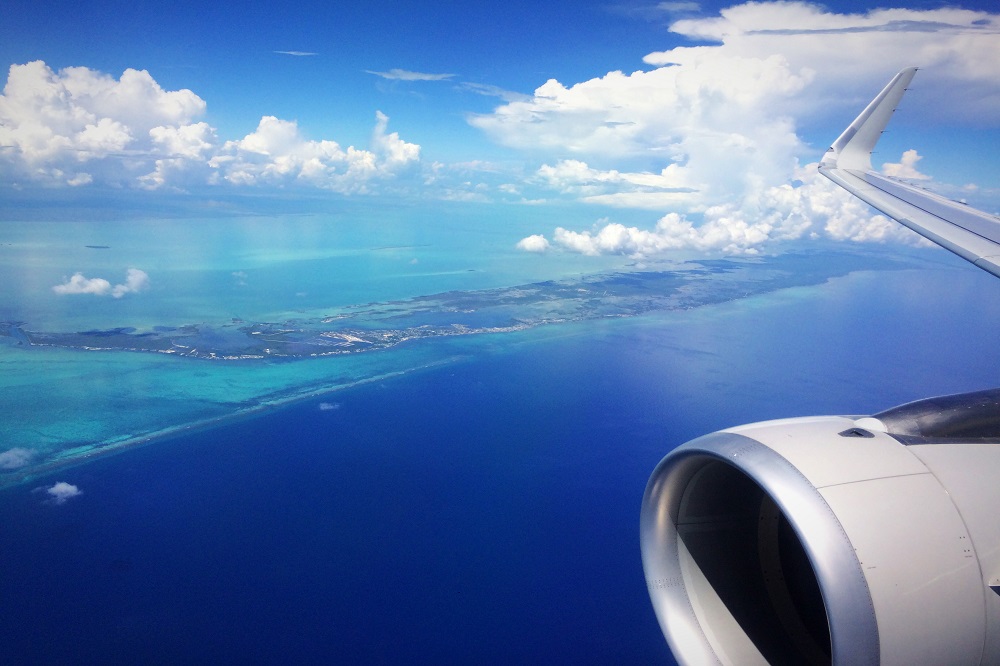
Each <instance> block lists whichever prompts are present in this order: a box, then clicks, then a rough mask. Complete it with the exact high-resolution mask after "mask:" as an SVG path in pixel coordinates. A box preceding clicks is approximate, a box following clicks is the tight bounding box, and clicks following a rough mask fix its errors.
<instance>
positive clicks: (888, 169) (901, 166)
mask: <svg viewBox="0 0 1000 666" xmlns="http://www.w3.org/2000/svg"><path fill="white" fill-rule="evenodd" d="M922 159H924V158H923V157H921V156H920V155H919V154H917V151H916V150H912V149H911V150H907V151H906V152H905V153H903V157H902V158H901V159H900V160H899V162H886V163H885V164H883V165H882V173H884V174H885V175H887V176H894V177H896V178H907V179H910V180H930V176H928V175H926V174H923V173H920V171H918V170H917V162H919V161H920V160H922Z"/></svg>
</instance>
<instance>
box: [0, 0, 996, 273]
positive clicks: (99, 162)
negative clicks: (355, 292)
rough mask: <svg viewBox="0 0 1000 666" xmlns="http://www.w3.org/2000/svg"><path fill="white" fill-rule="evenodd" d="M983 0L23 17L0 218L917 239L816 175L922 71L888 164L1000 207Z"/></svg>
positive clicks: (711, 239)
mask: <svg viewBox="0 0 1000 666" xmlns="http://www.w3.org/2000/svg"><path fill="white" fill-rule="evenodd" d="M989 4H990V3H988V2H986V1H985V0H976V1H975V2H966V3H962V4H948V5H946V4H943V3H937V2H919V3H911V4H910V5H909V6H908V7H904V6H898V5H894V4H890V5H889V6H886V7H883V8H877V7H876V6H875V5H868V4H864V3H859V2H853V1H852V2H839V3H830V4H826V5H819V4H812V3H805V2H747V3H742V4H729V3H715V4H700V3H696V2H685V1H670V2H659V3H656V2H649V3H643V2H625V3H615V2H551V3H541V4H539V3H530V4H529V3H527V2H519V1H511V0H504V1H503V2H481V3H463V4H456V3H440V2H408V3H387V2H374V3H327V2H303V3H297V4H296V5H294V6H293V7H288V8H285V9H280V10H279V9H277V8H276V7H274V6H273V5H253V6H247V5H246V4H245V3H239V4H237V3H230V2H219V3H191V2H178V3H171V4H169V5H163V6H155V7H151V6H148V5H147V4H146V3H135V2H110V3H108V2H102V3H96V2H80V3H75V4H73V5H72V6H67V5H65V4H63V3H50V2H30V3H29V2H23V1H21V0H13V1H12V2H8V3H5V10H4V15H5V16H4V20H3V21H2V22H0V63H2V64H3V66H5V67H9V69H8V71H7V73H6V79H5V86H4V88H3V92H2V95H0V209H2V211H3V213H2V215H3V216H7V217H10V216H16V215H17V211H18V210H19V208H21V207H25V206H29V207H30V206H32V205H38V204H39V203H40V202H41V203H44V202H46V201H50V200H52V199H53V198H62V199H63V200H69V201H72V200H73V197H88V198H90V199H94V198H96V199H98V200H101V198H102V197H106V198H107V201H108V202H109V205H113V202H114V201H118V200H120V197H121V196H127V197H132V200H133V201H139V202H141V201H144V199H143V198H142V196H145V195H149V194H155V195H156V196H155V197H151V198H149V199H148V200H149V201H153V200H155V201H157V202H159V203H158V205H162V202H163V201H165V200H166V201H170V200H176V201H182V202H188V203H190V202H196V203H197V202H204V201H209V200H212V199H213V198H217V197H222V196H228V197H251V198H252V197H255V196H270V197H277V198H278V199H279V200H280V199H281V198H286V199H287V200H289V201H291V200H292V199H293V198H294V197H323V198H326V197H328V198H329V199H330V200H331V201H337V200H339V199H342V198H359V199H367V200H371V201H375V202H378V201H382V200H384V201H400V200H402V201H406V202H412V203H414V204H415V205H422V204H426V205H437V204H439V203H441V202H447V201H466V202H473V203H477V202H478V203H481V204H484V205H492V204H505V205H506V204H513V205H524V206H546V205H550V206H554V207H555V206H559V205H572V206H580V207H581V208H582V209H584V210H587V211H592V213H590V214H589V216H588V215H586V214H585V215H581V216H580V217H579V220H578V221H574V223H573V224H567V225H566V226H561V225H560V226H557V225H555V224H554V225H553V226H551V227H549V228H539V229H538V232H537V233H535V234H530V235H528V236H526V237H524V238H522V239H521V240H520V241H519V242H518V247H519V248H520V249H522V250H524V251H525V252H535V253H538V254H539V255H544V254H546V253H553V252H578V253H581V254H585V255H601V254H618V255H626V256H636V257H648V256H656V255H660V254H664V253H669V252H671V251H675V250H689V251H697V252H704V253H721V254H754V253H758V252H769V251H774V250H775V249H777V248H781V247H784V246H786V245H787V244H788V243H794V242H798V241H807V240H810V239H812V240H815V239H828V240H833V241H847V242H899V243H908V244H916V243H918V242H919V241H918V240H917V239H916V237H915V236H914V235H913V234H912V233H911V232H909V231H906V230H904V229H901V228H900V227H899V226H898V225H896V224H895V223H892V222H891V221H889V220H886V219H885V218H883V217H881V216H878V215H874V214H873V213H872V211H870V210H869V209H868V208H867V207H865V206H864V205H863V204H861V203H859V202H857V201H855V200H853V199H851V197H850V196H849V195H847V194H846V193H844V192H840V191H837V189H836V188H835V187H834V186H833V185H832V184H831V183H828V182H826V181H825V180H824V179H822V178H820V177H818V176H817V174H816V171H815V164H816V162H817V161H818V160H819V158H820V157H821V156H822V153H823V151H824V150H825V149H826V148H827V147H828V146H829V144H830V143H831V142H832V141H833V139H835V138H836V136H837V135H838V134H839V133H840V131H841V130H842V129H843V128H844V127H845V126H846V125H847V124H848V123H849V122H850V121H851V120H852V119H853V118H854V117H855V116H856V115H857V113H858V112H859V111H860V110H861V109H862V108H863V107H864V105H865V104H867V102H868V101H869V100H870V99H871V98H872V97H874V96H875V94H876V93H877V92H878V91H879V90H880V89H881V87H882V86H883V85H885V83H886V82H888V80H889V79H890V78H891V77H892V75H893V74H895V73H896V72H897V71H899V70H900V69H902V68H904V67H907V66H912V65H915V66H918V67H920V68H921V69H922V71H920V72H919V73H918V75H917V79H916V80H915V82H914V85H913V86H912V89H911V91H910V92H909V93H908V95H907V97H906V98H904V102H903V104H902V106H901V108H900V110H899V112H898V113H897V114H896V118H895V119H894V122H893V123H892V124H891V125H890V128H889V131H888V132H887V133H886V136H885V137H884V138H883V140H882V142H881V143H880V145H879V149H878V150H877V152H876V155H875V156H874V159H873V162H874V163H875V165H876V167H877V168H881V169H882V170H883V171H885V172H886V173H889V174H891V175H897V176H900V177H906V178H910V179H913V180H916V181H918V182H920V183H922V184H924V185H926V186H928V187H931V188H932V189H935V190H937V191H939V192H941V193H943V194H945V195H947V196H950V197H952V198H957V199H962V200H966V201H968V202H969V203H971V204H973V205H976V206H977V207H980V208H984V209H986V210H988V211H990V212H994V211H998V210H1000V186H998V182H1000V168H998V166H997V164H996V159H995V150H996V147H997V146H998V145H1000V76H998V74H1000V71H998V69H1000V65H998V64H997V63H1000V13H997V12H996V11H995V10H994V11H992V12H991V11H990V10H989ZM123 193H124V194H123ZM3 199H6V200H7V204H6V205H3Z"/></svg>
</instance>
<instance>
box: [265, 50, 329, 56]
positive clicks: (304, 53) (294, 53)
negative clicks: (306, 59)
mask: <svg viewBox="0 0 1000 666" xmlns="http://www.w3.org/2000/svg"><path fill="white" fill-rule="evenodd" d="M275 53H280V54H281V55H290V56H299V57H303V56H314V55H319V54H318V53H313V52H312V51H275Z"/></svg>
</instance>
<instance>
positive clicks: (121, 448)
mask: <svg viewBox="0 0 1000 666" xmlns="http://www.w3.org/2000/svg"><path fill="white" fill-rule="evenodd" d="M463 358H465V357H464V356H462V355H453V356H449V357H446V358H443V359H440V360H437V361H432V362H429V363H424V364H421V365H418V366H414V367H412V368H405V369H403V370H394V371H391V372H386V373H382V374H379V375H373V376H371V377H365V378H362V379H357V380H354V381H351V382H347V383H345V384H338V385H332V386H325V387H321V388H315V387H311V388H309V389H306V390H303V391H298V392H292V393H289V394H288V395H285V396H282V397H278V398H271V399H267V400H262V401H260V402H259V403H258V404H254V405H250V406H246V407H240V408H237V409H235V410H234V411H232V412H229V413H227V414H222V415H220V416H213V417H209V418H204V419H199V420H196V421H189V422H186V423H181V424H177V425H171V426H167V427H165V428H161V429H160V430H155V431H152V432H148V433H144V434H141V435H129V436H124V437H122V438H120V439H118V440H117V441H116V440H107V441H105V442H103V443H97V444H93V445H87V444H82V445H80V446H77V447H70V448H68V449H65V450H64V452H63V454H62V455H57V456H56V457H55V458H52V459H50V460H46V461H44V462H42V463H39V464H37V465H27V466H25V467H22V468H19V469H14V470H8V471H6V472H3V473H2V474H0V492H4V491H7V490H10V489H13V488H17V487H21V486H25V485H28V484H30V483H32V482H34V481H36V480H37V479H39V478H42V477H45V476H49V475H51V474H55V473H56V472H59V471H62V470H65V469H71V468H73V467H78V466H80V465H84V464H87V463H90V462H93V461H95V460H98V459H102V458H106V457H111V456H113V455H117V454H119V453H125V452H127V451H131V450H134V449H137V448H141V447H143V446H146V445H148V444H154V443H157V442H165V441H170V440H171V439H174V438H178V437H184V436H186V435H190V434H195V433H199V432H204V431H207V430H212V429H213V428H217V427H222V426H225V425H229V424H231V423H236V422H240V421H243V420H249V419H252V418H256V417H258V416H262V415H264V414H266V413H268V412H271V411H275V410H279V409H282V408H284V407H287V406H289V405H293V404H296V403H300V402H305V401H307V400H311V399H315V398H318V397H321V396H324V395H328V394H332V393H336V392H338V391H344V390H348V389H352V388H356V387H358V386H364V385H366V384H372V383H375V382H381V381H386V380H391V379H394V378H396V377H402V376H405V375H409V374H412V373H414V372H420V371H422V370H429V369H431V368H438V367H443V366H447V365H451V364H452V363H457V362H460V361H461V360H462V359H463ZM87 446H91V447H92V448H88V449H87V450H85V451H80V452H78V453H69V452H72V451H73V450H74V449H80V448H84V447H87ZM67 453H68V455H66V454H67Z"/></svg>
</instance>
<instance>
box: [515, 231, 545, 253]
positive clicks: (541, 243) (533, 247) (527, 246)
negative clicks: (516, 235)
mask: <svg viewBox="0 0 1000 666" xmlns="http://www.w3.org/2000/svg"><path fill="white" fill-rule="evenodd" d="M517 249H519V250H524V251H525V252H545V251H546V250H548V249H549V241H548V240H547V239H546V238H545V236H542V235H541V234H533V235H531V236H528V237H527V238H522V239H521V240H519V241H518V242H517Z"/></svg>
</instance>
